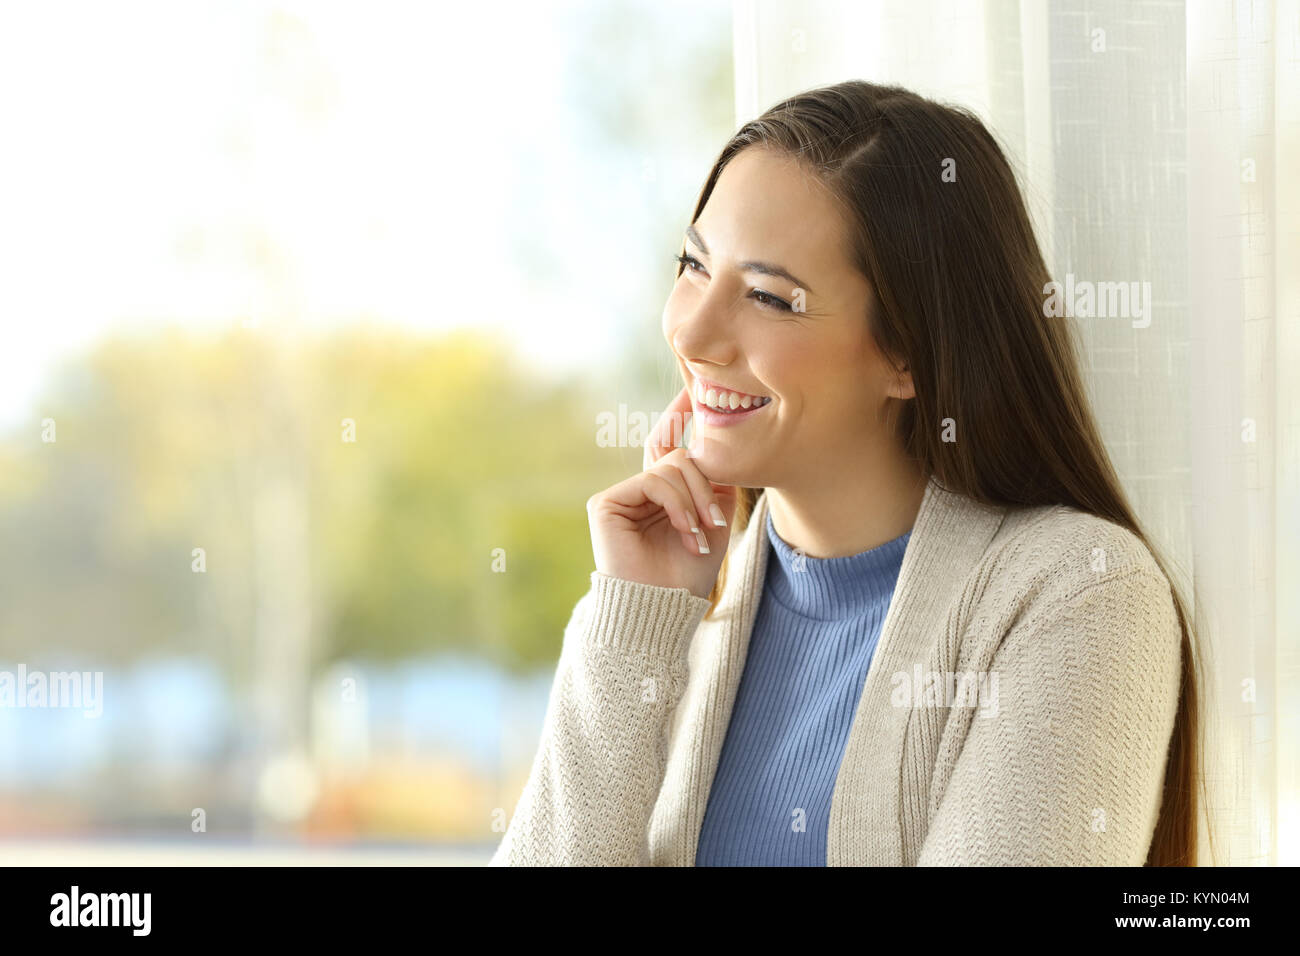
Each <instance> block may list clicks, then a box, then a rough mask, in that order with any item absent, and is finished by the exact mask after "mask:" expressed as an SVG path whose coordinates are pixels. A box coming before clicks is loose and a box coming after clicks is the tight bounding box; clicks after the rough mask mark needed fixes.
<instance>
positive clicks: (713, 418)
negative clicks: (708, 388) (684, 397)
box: [691, 398, 772, 426]
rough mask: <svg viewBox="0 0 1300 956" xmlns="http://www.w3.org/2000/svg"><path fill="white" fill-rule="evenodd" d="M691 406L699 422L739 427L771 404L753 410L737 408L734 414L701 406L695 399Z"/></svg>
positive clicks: (692, 400)
mask: <svg viewBox="0 0 1300 956" xmlns="http://www.w3.org/2000/svg"><path fill="white" fill-rule="evenodd" d="M691 405H692V406H693V408H694V412H695V414H696V415H698V416H699V417H700V420H701V421H703V422H705V423H706V424H708V425H718V426H722V425H739V424H740V423H741V422H743V421H746V420H748V419H750V418H753V417H754V416H755V415H761V414H763V412H764V411H766V410H767V409H768V408H771V407H772V403H771V402H768V403H767V404H766V405H758V406H755V407H753V408H744V409H739V408H738V409H736V411H734V412H719V411H715V410H714V409H712V408H709V406H708V405H704V404H702V403H701V402H700V401H699V400H698V399H695V398H692V399H691Z"/></svg>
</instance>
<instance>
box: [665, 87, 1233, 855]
mask: <svg viewBox="0 0 1300 956" xmlns="http://www.w3.org/2000/svg"><path fill="white" fill-rule="evenodd" d="M749 146H764V147H768V148H773V149H777V150H780V151H783V152H785V153H787V154H789V155H791V156H793V157H795V158H797V159H799V160H801V161H802V162H803V163H804V164H805V166H806V168H807V169H809V170H810V171H811V172H813V173H814V174H815V175H816V176H817V177H818V179H819V180H820V181H821V182H823V183H824V184H825V185H826V186H828V187H829V188H830V193H831V194H832V195H833V196H834V197H835V199H836V200H837V201H838V202H839V203H840V204H842V206H843V208H844V210H845V219H846V222H847V223H848V225H849V230H850V234H851V242H852V245H853V249H852V252H853V256H854V259H855V262H856V265H857V267H858V268H859V269H860V270H861V272H862V274H863V275H864V276H866V278H867V279H868V281H869V282H870V283H871V284H872V286H873V288H874V290H875V301H874V302H873V308H872V314H871V315H869V316H864V320H866V321H869V322H870V323H871V328H872V332H873V335H874V338H875V341H876V344H877V345H878V346H879V348H880V349H881V351H882V352H884V353H885V354H886V355H888V356H890V357H891V358H893V359H894V360H895V361H897V362H899V363H900V364H902V365H905V366H906V368H907V369H908V370H909V371H910V372H911V375H912V381H913V384H914V387H915V391H916V397H915V398H914V399H909V400H907V401H905V402H902V403H901V407H899V408H897V409H896V412H895V417H894V419H893V420H894V422H895V423H896V428H897V434H898V436H899V438H900V440H901V442H902V446H903V448H904V450H905V451H906V453H907V454H908V455H910V456H911V457H912V458H913V459H915V460H917V461H918V462H920V463H921V464H922V466H923V467H924V469H925V471H926V473H927V474H928V475H930V476H932V477H933V478H935V479H936V480H937V481H938V483H939V484H940V485H941V486H942V487H944V488H946V489H947V490H949V491H952V492H955V493H958V494H962V495H966V496H968V497H969V498H972V499H974V500H976V501H980V502H983V503H986V504H992V505H997V506H1010V507H1032V506H1037V505H1058V504H1060V505H1068V506H1071V507H1074V508H1077V509H1079V510H1081V511H1085V512H1088V513H1090V514H1094V515H1097V516H1099V517H1101V518H1105V519H1106V520H1108V521H1111V522H1114V523H1115V524H1117V525H1120V526H1122V527H1124V528H1127V529H1128V530H1129V531H1131V532H1133V533H1134V534H1135V535H1137V536H1138V538H1140V539H1141V540H1142V542H1143V543H1144V544H1145V545H1146V546H1147V548H1148V550H1150V551H1151V554H1152V556H1153V557H1154V558H1155V560H1156V563H1157V564H1158V565H1159V567H1160V569H1161V571H1162V572H1163V573H1164V574H1165V577H1166V578H1168V579H1169V580H1170V588H1171V592H1172V594H1173V599H1174V604H1175V607H1176V609H1177V613H1178V625H1179V628H1180V629H1181V631H1182V682H1181V683H1182V686H1181V690H1180V693H1179V699H1178V713H1177V716H1176V718H1175V721H1174V729H1173V734H1172V736H1171V739H1170V744H1169V752H1168V760H1167V762H1166V769H1165V779H1164V792H1163V795H1162V801H1161V806H1160V815H1159V818H1158V820H1157V823H1156V829H1155V834H1154V836H1153V837H1152V841H1151V846H1150V848H1149V850H1148V854H1147V861H1146V862H1147V865H1148V866H1195V865H1196V862H1197V852H1196V851H1197V811H1198V809H1199V808H1201V807H1202V806H1205V805H1206V802H1205V801H1204V796H1203V793H1202V795H1201V796H1200V797H1199V798H1198V794H1197V792H1196V785H1197V783H1198V782H1199V783H1200V785H1201V786H1202V787H1203V786H1204V776H1203V774H1202V772H1201V765H1202V755H1203V750H1204V745H1203V740H1202V737H1201V735H1202V733H1203V727H1202V721H1201V716H1200V707H1199V701H1200V693H1199V687H1200V684H1199V681H1198V670H1199V663H1198V662H1199V658H1198V657H1197V656H1195V655H1194V654H1193V647H1194V644H1195V640H1196V637H1195V632H1194V630H1193V627H1192V623H1191V621H1192V619H1191V616H1190V615H1189V614H1188V612H1187V606H1186V604H1185V602H1184V600H1183V598H1182V595H1181V594H1180V593H1179V590H1178V588H1177V586H1176V585H1175V584H1174V583H1173V579H1172V578H1170V576H1169V571H1168V567H1167V565H1166V563H1165V561H1164V560H1163V559H1162V558H1161V556H1160V555H1159V553H1158V552H1157V550H1156V549H1155V548H1154V547H1153V546H1152V544H1151V542H1150V541H1149V540H1148V538H1147V535H1146V533H1145V532H1144V531H1143V530H1142V528H1141V527H1140V526H1139V524H1138V521H1137V518H1136V517H1135V516H1134V514H1133V510H1132V508H1131V507H1130V506H1129V503H1128V501H1127V499H1126V496H1125V494H1124V491H1123V489H1122V488H1121V486H1120V483H1119V479H1118V477H1117V476H1116V474H1115V470H1114V466H1113V465H1112V463H1111V461H1110V457H1109V455H1108V454H1107V452H1106V449H1105V447H1104V446H1103V444H1102V442H1101V438H1100V436H1099V433H1098V430H1097V426H1096V423H1095V421H1094V419H1093V415H1092V410H1091V408H1090V406H1089V403H1088V401H1087V399H1086V397H1085V393H1084V390H1083V387H1082V384H1081V381H1080V376H1079V371H1078V365H1077V359H1076V345H1075V343H1074V340H1073V334H1072V332H1071V330H1070V328H1069V326H1068V325H1067V323H1066V322H1065V321H1064V320H1056V319H1051V318H1046V317H1045V316H1044V309H1043V303H1044V293H1045V287H1046V286H1047V283H1048V282H1049V281H1051V277H1050V275H1049V273H1048V270H1047V266H1046V264H1045V263H1044V260H1043V257H1042V254H1041V252H1040V250H1039V247H1038V243H1037V241H1036V240H1035V238H1034V232H1033V226H1032V225H1031V222H1030V219H1029V216H1028V213H1027V212H1026V209H1025V205H1024V202H1023V199H1022V197H1021V194H1020V190H1019V189H1018V187H1017V184H1016V179H1015V176H1014V174H1013V172H1012V169H1011V167H1010V165H1009V164H1008V162H1007V159H1006V157H1005V156H1004V154H1003V152H1002V149H1001V147H1000V146H999V145H998V143H997V141H996V140H995V139H994V138H993V136H992V135H991V134H990V132H989V131H988V130H987V129H986V128H985V126H984V124H983V123H982V122H981V121H980V120H979V118H978V117H977V116H975V115H974V114H973V113H971V112H970V111H968V110H966V109H963V108H960V107H954V106H950V105H947V104H942V103H937V102H934V101H931V100H928V99H925V98H924V97H922V96H919V95H917V94H916V93H913V92H911V91H909V90H906V89H902V88H900V87H896V86H881V85H876V84H872V83H866V82H863V81H856V80H855V81H849V82H844V83H838V84H836V85H834V86H827V87H823V88H820V89H814V90H809V91H806V92H803V93H799V94H797V95H795V96H793V97H790V98H789V99H786V100H784V101H783V102H781V103H778V104H777V105H776V106H773V107H772V108H771V109H770V110H768V111H767V112H766V113H764V114H763V115H762V116H760V117H758V118H757V119H755V120H752V121H750V122H749V123H746V124H745V125H744V126H743V127H741V129H740V130H739V131H738V132H737V133H736V134H735V135H734V136H733V137H732V138H731V140H730V141H729V142H728V143H727V145H726V146H725V147H724V148H723V150H722V152H721V154H720V155H719V157H718V159H717V161H716V162H715V163H714V166H713V169H712V171H711V172H710V173H709V177H708V180H707V181H706V182H705V185H704V188H703V190H701V192H700V198H699V202H698V203H697V204H696V207H695V214H694V216H693V217H692V222H694V221H695V220H696V219H698V218H699V216H700V214H701V213H702V212H703V211H704V206H705V203H706V202H708V199H709V196H710V194H711V193H712V192H713V187H714V185H715V184H716V183H717V181H718V176H719V175H720V174H721V172H722V170H723V168H724V167H725V166H726V165H727V163H728V162H730V161H731V159H732V158H733V157H735V155H736V154H737V153H739V152H740V151H741V150H743V149H745V148H747V147H749ZM954 173H955V177H954V175H953V174H954ZM683 251H685V250H684V249H683ZM680 274H681V269H680V267H679V269H678V275H680ZM945 418H952V419H954V420H955V421H958V422H960V423H961V427H962V430H963V436H964V439H965V440H963V441H960V442H945V441H943V440H942V435H941V424H942V422H943V420H944V419H945ZM761 490H762V489H758V488H740V489H738V499H739V500H738V502H737V507H736V512H735V517H734V519H733V522H732V535H733V536H736V535H738V534H739V533H740V532H742V531H743V530H744V528H745V527H746V525H747V524H748V521H749V517H750V515H751V514H752V512H753V508H754V505H755V503H756V501H757V499H758V495H759V493H760V492H761ZM726 573H727V562H726V560H725V559H724V560H723V564H722V568H721V570H720V571H719V574H718V578H717V581H716V582H715V584H714V587H713V591H712V593H711V594H710V595H709V600H710V602H711V606H710V608H709V611H708V614H709V615H711V614H712V613H713V611H714V609H715V608H716V606H717V602H718V599H719V597H720V596H721V594H722V590H723V587H724V586H725V581H726ZM1210 850H1211V853H1213V840H1212V839H1211V845H1210Z"/></svg>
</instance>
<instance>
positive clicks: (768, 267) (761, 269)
mask: <svg viewBox="0 0 1300 956" xmlns="http://www.w3.org/2000/svg"><path fill="white" fill-rule="evenodd" d="M686 238H688V239H690V240H691V242H693V243H695V244H696V245H697V246H699V247H700V252H702V253H704V254H705V255H706V256H707V255H708V254H709V247H708V246H706V245H705V244H704V237H703V236H701V235H700V232H699V230H698V229H696V228H695V224H694V223H692V224H691V225H689V226H687V227H686ZM740 268H741V269H742V270H744V271H745V272H757V273H759V274H760V275H765V276H776V277H778V278H781V279H786V280H787V281H789V282H793V283H794V284H795V287H796V288H798V289H803V290H804V291H805V292H812V286H810V285H808V284H807V283H806V282H802V281H800V280H799V279H798V278H796V277H795V276H793V275H791V274H790V273H789V272H787V271H786V270H785V269H782V268H781V267H780V266H778V265H773V264H772V263H770V262H755V261H753V260H751V261H749V262H742V263H741V264H740Z"/></svg>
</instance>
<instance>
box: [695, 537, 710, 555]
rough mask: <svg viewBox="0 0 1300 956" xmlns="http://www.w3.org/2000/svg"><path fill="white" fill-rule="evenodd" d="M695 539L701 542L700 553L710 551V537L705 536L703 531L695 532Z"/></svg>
mask: <svg viewBox="0 0 1300 956" xmlns="http://www.w3.org/2000/svg"><path fill="white" fill-rule="evenodd" d="M695 540H696V541H698V542H699V543H700V554H708V553H709V539H708V538H706V537H704V532H703V531H697V532H695Z"/></svg>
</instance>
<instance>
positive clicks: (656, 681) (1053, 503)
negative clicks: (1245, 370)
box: [492, 82, 1199, 866]
mask: <svg viewBox="0 0 1300 956" xmlns="http://www.w3.org/2000/svg"><path fill="white" fill-rule="evenodd" d="M678 262H679V266H678V277H677V281H676V285H675V286H674V288H673V291H672V294H671V296H670V297H669V300H668V303H667V306H666V308H665V310H664V316H663V330H664V335H665V338H666V340H667V343H668V345H669V347H670V348H671V349H672V352H673V355H674V357H675V359H676V360H677V364H678V367H679V369H680V372H681V375H682V380H683V382H684V387H683V389H682V391H681V393H680V394H679V395H678V396H677V398H676V400H675V401H674V402H673V403H672V404H671V405H670V406H669V408H668V410H667V411H668V412H669V413H670V414H667V415H665V416H664V417H663V418H662V419H661V420H660V425H659V427H657V429H656V433H655V434H654V435H653V436H652V437H651V440H650V441H649V442H648V443H647V449H646V462H645V464H646V467H645V469H644V470H643V471H642V472H641V473H640V474H637V475H635V476H633V477H631V478H629V479H627V480H626V481H623V482H621V483H619V484H616V485H614V486H613V487H612V488H609V489H607V490H605V491H603V492H601V493H599V494H597V495H594V496H593V497H592V498H591V499H590V500H589V501H588V502H587V512H588V516H589V520H590V526H591V536H592V548H593V552H594V555H595V564H596V570H595V572H594V573H593V574H592V576H591V579H592V587H591V590H590V591H589V592H588V594H587V595H586V596H585V597H584V598H583V599H582V600H581V601H579V602H578V605H577V607H576V608H575V610H574V614H573V617H572V618H571V620H570V622H569V626H568V627H567V628H566V631H565V635H564V646H563V651H562V653H561V657H560V662H559V666H558V669H557V672H556V676H555V680H554V684H553V686H552V690H551V699H550V704H549V707H548V712H547V716H546V720H545V724H544V729H543V733H542V741H541V745H540V747H539V750H538V753H537V756H536V758H535V760H534V762H533V765H532V770H531V774H530V777H529V779H528V782H527V784H526V786H525V789H524V792H523V795H522V797H521V799H520V801H519V803H518V806H517V808H516V811H515V813H514V816H513V818H512V819H511V821H510V824H509V827H508V829H507V831H506V834H505V837H504V839H503V840H502V843H501V845H500V847H499V848H498V850H497V852H496V854H495V855H494V857H493V859H492V863H493V864H494V865H549V864H597V865H681V866H690V865H727V864H738V865H858V864H883V865H951V864H959V865H960V864H973V865H1039V864H1045V865H1076V864H1083V865H1141V864H1143V863H1147V864H1151V865H1189V864H1190V865H1194V864H1195V861H1196V855H1195V854H1196V825H1195V810H1196V805H1197V804H1196V801H1195V799H1194V793H1193V781H1194V779H1195V777H1196V775H1197V766H1198V759H1197V758H1198V753H1199V728H1198V717H1197V682H1196V671H1195V667H1194V662H1195V658H1194V656H1193V653H1192V644H1191V642H1192V637H1193V635H1192V632H1191V630H1190V628H1189V621H1188V615H1187V613H1186V610H1185V607H1184V603H1183V600H1182V598H1181V597H1180V596H1179V594H1178V593H1177V591H1176V590H1175V589H1173V588H1171V585H1170V580H1169V577H1168V576H1167V574H1166V572H1165V570H1164V565H1163V564H1162V563H1161V561H1160V559H1159V557H1158V556H1157V555H1155V554H1154V552H1153V550H1152V548H1151V547H1150V545H1149V543H1148V541H1147V539H1146V538H1145V536H1144V534H1143V532H1142V530H1141V529H1140V528H1139V526H1138V523H1137V521H1136V519H1135V518H1134V516H1133V513H1132V510H1131V509H1130V507H1129V505H1128V503H1127V501H1126V500H1125V496H1124V493H1123V491H1122V490H1121V488H1120V485H1119V482H1118V480H1117V479H1116V476H1115V473H1114V470H1113V468H1112V466H1111V463H1110V461H1109V459H1108V457H1107V454H1106V451H1105V449H1104V448H1103V446H1102V443H1101V441H1100V439H1099V437H1098V433H1097V428H1096V425H1095V423H1094V421H1093V418H1092V414H1091V412H1090V410H1089V408H1088V404H1087V401H1086V399H1085V395H1084V391H1083V388H1082V386H1081V384H1080V380H1079V375H1078V371H1077V369H1076V360H1075V353H1074V347H1073V345H1072V342H1071V336H1070V330H1069V329H1068V328H1067V326H1066V324H1065V323H1066V322H1067V321H1069V320H1068V319H1061V318H1053V317H1049V316H1045V314H1044V308H1043V306H1044V300H1045V296H1046V295H1047V293H1048V286H1047V284H1048V283H1049V281H1050V277H1049V275H1048V272H1047V269H1046V266H1045V265H1044V262H1043V259H1042V256H1041V254H1040V252H1039V249H1038V245H1037V243H1036V241H1035V239H1034V236H1033V232H1032V228H1031V226H1030V222H1029V219H1028V216H1027V215H1026V212H1025V208H1024V204H1023V202H1022V199H1021V197H1020V194H1019V192H1018V190H1017V187H1016V183H1015V178H1014V176H1013V174H1012V171H1011V169H1010V167H1009V166H1008V164H1007V161H1006V159H1005V157H1004V156H1003V154H1002V152H1001V150H1000V149H999V147H998V145H997V143H996V142H995V141H994V139H993V137H992V136H991V135H990V134H989V132H988V131H987V130H986V129H985V127H984V126H983V125H982V124H981V123H980V122H979V121H978V119H976V118H975V117H974V116H973V115H971V114H970V113H968V112H966V111H963V110H960V109H954V108H951V107H948V106H945V105H940V104H937V103H934V102H931V101H928V100H926V99H923V98H921V97H919V96H917V95H915V94H913V93H910V92H908V91H906V90H903V89H899V88H896V87H885V86H877V85H873V84H869V83H864V82H846V83H841V84H837V85H835V86H831V87H827V88H823V89H818V90H813V91H810V92H805V93H802V94H800V95H797V96H794V97H792V98H790V99H788V100H786V101H785V102H783V103H780V104H779V105H777V106H775V107H774V108H772V109H771V110H769V111H768V112H767V113H765V114H764V115H763V116H761V117H760V118H758V119H757V120H754V121H753V122H751V123H748V124H746V125H745V126H744V127H743V128H742V129H741V130H740V131H739V132H738V133H737V134H736V135H735V137H733V139H732V140H731V141H730V142H729V143H728V144H727V146H726V147H725V148H724V149H723V151H722V154H721V155H720V157H719V158H718V160H717V162H716V164H715V165H714V168H713V170H712V172H711V173H710V175H709V177H708V180H707V182H706V184H705V186H704V189H703V191H702V193H701V196H700V199H699V202H698V204H697V206H696V210H695V216H694V218H693V219H692V222H691V225H690V226H689V227H688V228H687V230H686V236H685V242H684V245H683V248H682V252H681V254H680V255H679V256H678ZM679 414H680V415H684V416H689V419H690V421H691V423H692V435H691V439H690V443H689V447H675V444H676V443H675V441H674V440H673V439H672V438H671V436H670V434H669V428H668V425H669V424H671V423H672V422H673V421H674V420H675V416H677V415H679Z"/></svg>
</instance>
